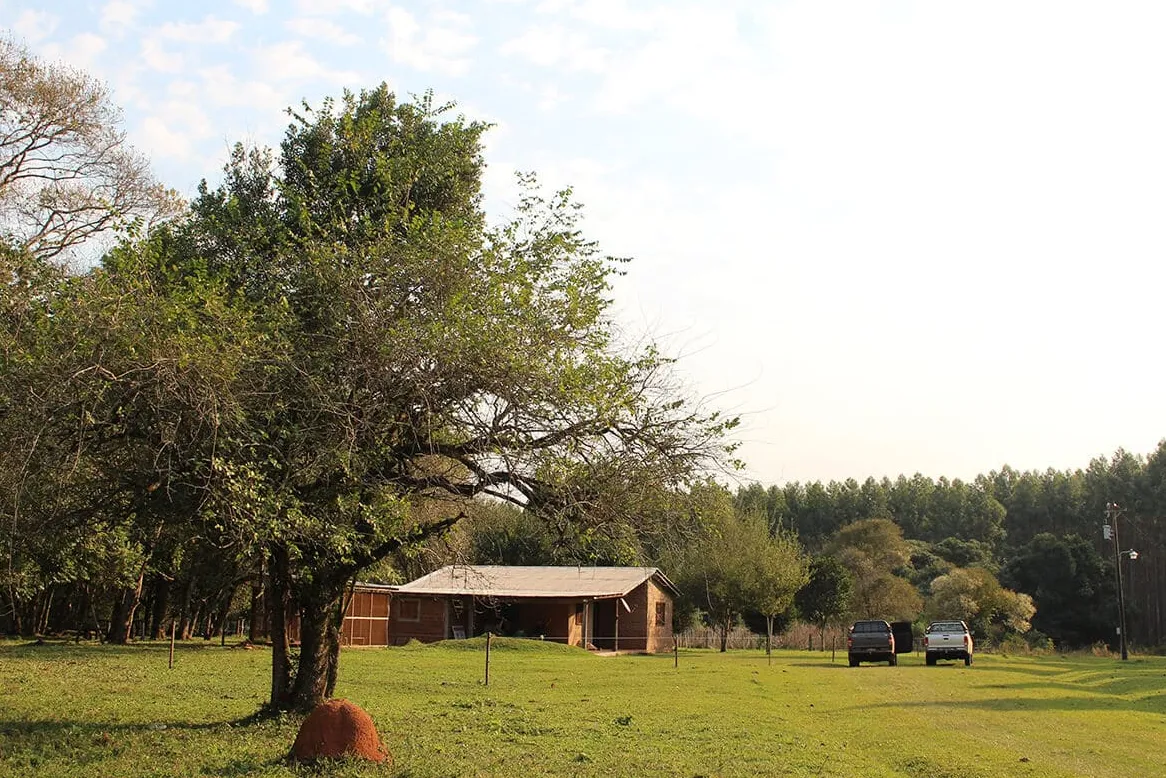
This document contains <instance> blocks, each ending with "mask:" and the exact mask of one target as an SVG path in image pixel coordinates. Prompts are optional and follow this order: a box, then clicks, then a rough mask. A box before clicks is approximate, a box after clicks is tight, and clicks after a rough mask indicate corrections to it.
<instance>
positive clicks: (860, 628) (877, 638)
mask: <svg viewBox="0 0 1166 778" xmlns="http://www.w3.org/2000/svg"><path fill="white" fill-rule="evenodd" d="M846 656H847V659H849V660H850V666H851V667H858V663H859V662H886V663H887V664H889V665H891V666H892V667H894V666H895V665H897V664H899V657H898V656H897V655H896V654H895V633H894V632H893V631H892V630H891V625H890V624H888V623H887V622H885V621H856V622H854V626H853V627H851V628H850V634H849V635H847V637H846Z"/></svg>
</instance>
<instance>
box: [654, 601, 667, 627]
mask: <svg viewBox="0 0 1166 778" xmlns="http://www.w3.org/2000/svg"><path fill="white" fill-rule="evenodd" d="M667 624H668V603H666V602H658V603H656V626H657V627H663V626H665V625H667Z"/></svg>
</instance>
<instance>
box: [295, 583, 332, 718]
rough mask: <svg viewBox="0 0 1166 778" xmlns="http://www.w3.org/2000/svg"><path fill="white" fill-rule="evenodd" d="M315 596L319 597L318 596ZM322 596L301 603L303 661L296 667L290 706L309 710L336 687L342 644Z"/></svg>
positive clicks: (304, 711)
mask: <svg viewBox="0 0 1166 778" xmlns="http://www.w3.org/2000/svg"><path fill="white" fill-rule="evenodd" d="M314 599H315V598H314ZM324 599H325V598H319V599H318V600H316V601H315V602H308V603H305V604H304V605H302V606H300V608H299V613H300V661H299V665H298V666H297V667H296V677H295V683H294V684H293V686H292V691H291V699H290V703H291V705H290V707H291V709H292V710H296V711H299V712H301V713H307V712H309V711H311V710H312V708H315V707H316V706H317V705H319V704H320V703H321V702H323V701H324V700H325V699H326V698H327V697H328V695H329V694H330V693H331V691H332V689H330V688H329V686H331V687H335V675H336V673H335V670H334V665H335V664H336V661H337V659H336V657H335V656H334V653H338V649H339V647H340V644H339V640H337V639H336V638H335V636H336V630H335V627H334V626H333V616H332V613H331V612H330V610H329V606H330V605H331V606H335V605H336V600H337V599H339V598H334V599H333V602H332V603H326V602H323V600H324Z"/></svg>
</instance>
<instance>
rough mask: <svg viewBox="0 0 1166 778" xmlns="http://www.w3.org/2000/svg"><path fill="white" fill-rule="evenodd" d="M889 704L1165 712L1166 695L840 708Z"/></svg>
mask: <svg viewBox="0 0 1166 778" xmlns="http://www.w3.org/2000/svg"><path fill="white" fill-rule="evenodd" d="M881 708H887V709H892V710H902V709H904V708H918V709H920V710H926V709H928V708H945V709H952V708H956V709H964V710H987V711H1000V712H1011V711H1020V712H1025V713H1031V712H1039V711H1106V712H1110V713H1112V712H1113V711H1127V712H1132V713H1156V714H1163V713H1166V697H1164V696H1163V695H1161V694H1148V695H1145V696H1143V697H1139V698H1136V699H1123V698H1121V697H1116V696H1113V695H1108V694H1102V695H1092V696H1074V697H1057V698H1055V699H1048V698H1032V697H998V698H993V699H986V700H940V701H934V702H932V701H925V700H920V701H915V702H880V703H873V704H871V705H855V706H852V707H849V708H844V709H841V710H878V709H881Z"/></svg>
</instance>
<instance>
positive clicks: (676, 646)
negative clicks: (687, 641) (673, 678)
mask: <svg viewBox="0 0 1166 778" xmlns="http://www.w3.org/2000/svg"><path fill="white" fill-rule="evenodd" d="M672 666H673V667H675V668H676V669H677V670H679V669H680V638H678V637H677V636H676V635H673V636H672Z"/></svg>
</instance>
